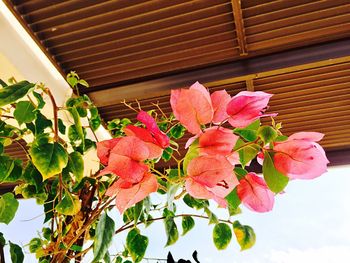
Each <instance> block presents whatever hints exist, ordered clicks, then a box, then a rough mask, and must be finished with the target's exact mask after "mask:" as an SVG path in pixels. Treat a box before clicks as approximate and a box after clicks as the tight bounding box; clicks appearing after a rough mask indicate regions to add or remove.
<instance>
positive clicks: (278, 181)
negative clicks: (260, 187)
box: [262, 151, 289, 193]
mask: <svg viewBox="0 0 350 263" xmlns="http://www.w3.org/2000/svg"><path fill="white" fill-rule="evenodd" d="M262 170H263V175H264V179H265V182H266V184H267V186H268V187H269V188H270V190H271V191H272V192H274V193H279V192H281V191H283V189H284V188H285V187H286V185H287V184H288V181H289V178H288V177H287V176H285V175H284V174H282V173H280V172H279V171H277V170H276V168H275V165H274V163H273V161H272V157H271V155H270V153H269V152H267V151H265V152H264V163H263V169H262Z"/></svg>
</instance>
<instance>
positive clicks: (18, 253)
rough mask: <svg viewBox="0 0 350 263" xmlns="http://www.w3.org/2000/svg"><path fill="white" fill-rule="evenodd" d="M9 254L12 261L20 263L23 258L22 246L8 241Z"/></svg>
mask: <svg viewBox="0 0 350 263" xmlns="http://www.w3.org/2000/svg"><path fill="white" fill-rule="evenodd" d="M10 255H11V260H12V263H22V262H23V260H24V254H23V251H22V248H21V247H20V246H19V245H16V244H14V243H11V242H10Z"/></svg>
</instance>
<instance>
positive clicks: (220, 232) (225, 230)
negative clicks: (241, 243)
mask: <svg viewBox="0 0 350 263" xmlns="http://www.w3.org/2000/svg"><path fill="white" fill-rule="evenodd" d="M231 238H232V231H231V228H230V227H229V226H228V225H227V224H225V223H219V224H216V225H215V227H214V229H213V241H214V245H215V246H216V248H217V249H219V250H222V249H225V248H226V247H227V246H228V244H230V241H231Z"/></svg>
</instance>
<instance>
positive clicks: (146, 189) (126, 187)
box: [106, 173, 158, 214]
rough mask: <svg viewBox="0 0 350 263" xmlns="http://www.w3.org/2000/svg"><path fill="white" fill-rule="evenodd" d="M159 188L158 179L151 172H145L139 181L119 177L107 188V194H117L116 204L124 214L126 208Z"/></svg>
mask: <svg viewBox="0 0 350 263" xmlns="http://www.w3.org/2000/svg"><path fill="white" fill-rule="evenodd" d="M157 189H158V183H157V179H156V178H155V176H154V175H152V174H151V173H145V174H144V175H143V177H142V180H141V181H140V182H138V183H131V182H129V181H127V180H124V179H122V178H119V179H118V181H116V182H115V183H113V184H112V186H110V187H109V188H108V189H107V192H106V195H107V196H111V197H113V196H116V206H117V208H118V210H119V212H120V213H121V214H122V213H123V212H124V211H125V210H126V209H128V208H129V207H131V206H133V205H134V204H136V203H138V202H140V201H141V200H143V199H145V198H146V197H147V196H148V195H149V194H150V193H152V192H156V191H157Z"/></svg>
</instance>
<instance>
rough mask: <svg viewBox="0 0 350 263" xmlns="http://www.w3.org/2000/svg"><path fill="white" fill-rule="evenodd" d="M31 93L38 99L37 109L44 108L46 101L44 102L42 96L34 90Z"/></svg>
mask: <svg viewBox="0 0 350 263" xmlns="http://www.w3.org/2000/svg"><path fill="white" fill-rule="evenodd" d="M33 95H34V97H35V98H36V100H37V101H38V106H37V109H38V110H40V109H42V108H44V106H45V104H46V103H45V101H44V99H43V97H42V96H41V95H40V94H39V93H37V92H35V91H33Z"/></svg>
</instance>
